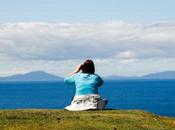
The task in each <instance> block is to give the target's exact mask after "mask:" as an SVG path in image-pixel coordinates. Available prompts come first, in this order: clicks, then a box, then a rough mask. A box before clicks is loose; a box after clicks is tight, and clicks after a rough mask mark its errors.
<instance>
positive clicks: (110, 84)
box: [0, 80, 175, 117]
mask: <svg viewBox="0 0 175 130" xmlns="http://www.w3.org/2000/svg"><path fill="white" fill-rule="evenodd" d="M99 92H100V94H101V95H102V96H103V97H105V98H107V99H108V100H109V102H108V105H107V108H111V109H141V110H146V111H149V112H154V113H156V114H159V115H165V116H171V117H175V81H171V80H169V81H166V80H164V81H160V80H157V81H148V80H130V81H106V82H105V84H104V86H103V87H101V88H100V90H99ZM74 93H75V87H74V86H69V85H65V84H64V83H63V82H29V83H27V82H21V83H20V82H18V83H17V82H12V83H0V109H17V108H18V109H22V108H46V109H63V108H64V107H65V106H66V105H69V103H70V102H71V99H72V97H73V95H74Z"/></svg>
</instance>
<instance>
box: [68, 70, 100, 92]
mask: <svg viewBox="0 0 175 130" xmlns="http://www.w3.org/2000/svg"><path fill="white" fill-rule="evenodd" d="M65 82H66V83H68V84H75V86H76V94H75V95H86V94H98V87H99V86H101V85H102V84H103V80H102V79H101V78H100V76H98V75H97V74H89V73H76V74H74V75H72V76H70V77H66V78H65Z"/></svg>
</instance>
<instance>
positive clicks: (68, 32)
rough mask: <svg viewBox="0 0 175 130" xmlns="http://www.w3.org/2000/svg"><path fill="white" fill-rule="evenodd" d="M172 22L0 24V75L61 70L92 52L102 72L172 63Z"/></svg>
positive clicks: (132, 70) (157, 67) (139, 69)
mask: <svg viewBox="0 0 175 130" xmlns="http://www.w3.org/2000/svg"><path fill="white" fill-rule="evenodd" d="M174 36H175V22H155V23H151V24H143V23H142V24H139V23H128V22H124V21H113V22H102V23H42V22H26V23H22V22H21V23H4V24H0V64H1V67H0V71H1V73H0V75H10V74H15V73H24V72H29V71H34V70H45V71H47V72H51V73H54V74H57V75H65V74H66V73H67V72H69V71H70V70H72V69H73V67H75V66H76V64H79V63H81V62H82V61H84V60H85V59H86V58H92V59H93V60H94V61H95V63H96V66H97V72H98V73H100V74H102V75H115V74H117V75H121V74H122V75H142V74H146V73H149V72H158V71H164V70H172V69H174V70H175V68H174V66H175V37H174Z"/></svg>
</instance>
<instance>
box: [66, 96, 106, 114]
mask: <svg viewBox="0 0 175 130" xmlns="http://www.w3.org/2000/svg"><path fill="white" fill-rule="evenodd" d="M106 104H107V100H104V99H102V98H101V97H100V95H98V94H87V95H76V96H75V97H74V98H73V100H72V102H71V105H69V106H67V107H66V108H65V109H66V110H69V111H82V110H90V109H92V110H94V109H99V110H102V109H104V108H105V106H106Z"/></svg>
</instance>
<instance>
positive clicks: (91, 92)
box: [64, 60, 107, 111]
mask: <svg viewBox="0 0 175 130" xmlns="http://www.w3.org/2000/svg"><path fill="white" fill-rule="evenodd" d="M94 73H95V67H94V63H93V61H92V60H86V61H85V62H84V63H83V64H82V65H79V66H77V68H76V69H75V70H74V71H73V72H72V73H71V74H70V76H68V77H66V78H65V79H64V81H65V83H67V84H75V86H76V94H75V96H74V98H73V100H72V102H71V105H70V106H67V107H66V108H65V109H66V110H70V111H81V110H90V109H100V110H101V109H104V108H105V106H106V104H107V100H103V99H102V98H101V97H100V95H99V94H98V87H99V86H101V85H102V84H103V80H102V79H101V77H100V76H98V75H97V74H94Z"/></svg>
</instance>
